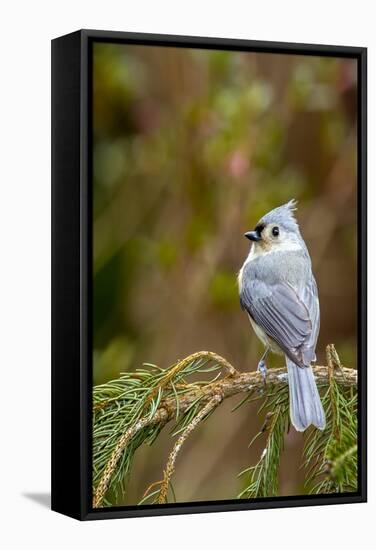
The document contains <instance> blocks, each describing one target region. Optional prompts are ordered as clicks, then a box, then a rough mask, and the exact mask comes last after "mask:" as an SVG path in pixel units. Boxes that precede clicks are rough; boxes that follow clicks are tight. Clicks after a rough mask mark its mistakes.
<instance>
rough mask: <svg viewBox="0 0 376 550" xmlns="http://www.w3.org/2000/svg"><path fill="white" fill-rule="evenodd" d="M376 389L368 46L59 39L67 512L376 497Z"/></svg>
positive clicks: (61, 459)
mask: <svg viewBox="0 0 376 550" xmlns="http://www.w3.org/2000/svg"><path fill="white" fill-rule="evenodd" d="M244 237H246V238H244ZM366 389H367V377H366V49H365V48H360V47H359V48H358V47H346V46H328V45H325V46H324V45H307V44H289V43H276V42H259V41H253V40H249V41H247V40H232V39H231V40H229V39H219V38H218V39H217V38H199V37H181V36H160V35H144V34H133V33H123V32H104V31H92V30H81V31H77V32H74V33H72V34H68V35H66V36H63V37H60V38H57V39H55V40H53V41H52V508H53V510H55V511H57V512H61V513H63V514H66V515H69V516H72V517H74V518H77V519H81V520H84V519H85V520H86V519H104V518H119V517H129V516H148V515H162V514H180V513H197V512H214V511H224V510H245V509H249V510H251V509H256V508H275V507H292V506H306V505H318V504H319V505H324V504H334V503H337V504H338V503H352V502H364V501H365V500H366V444H367V434H366V421H367V419H366Z"/></svg>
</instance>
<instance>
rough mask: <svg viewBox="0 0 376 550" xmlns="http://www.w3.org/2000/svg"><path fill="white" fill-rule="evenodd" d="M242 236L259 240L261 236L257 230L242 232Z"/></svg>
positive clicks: (255, 240) (251, 239)
mask: <svg viewBox="0 0 376 550" xmlns="http://www.w3.org/2000/svg"><path fill="white" fill-rule="evenodd" d="M244 237H247V239H249V240H250V241H254V242H257V241H261V239H262V237H261V235H260V233H259V232H258V231H247V233H244Z"/></svg>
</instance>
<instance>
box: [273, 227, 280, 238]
mask: <svg viewBox="0 0 376 550" xmlns="http://www.w3.org/2000/svg"><path fill="white" fill-rule="evenodd" d="M272 234H273V236H274V237H278V235H279V228H278V227H277V226H275V227H273V229H272Z"/></svg>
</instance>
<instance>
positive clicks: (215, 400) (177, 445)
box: [158, 394, 223, 504]
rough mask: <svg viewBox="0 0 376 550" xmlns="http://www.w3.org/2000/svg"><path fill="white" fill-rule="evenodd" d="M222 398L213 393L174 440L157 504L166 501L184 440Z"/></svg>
mask: <svg viewBox="0 0 376 550" xmlns="http://www.w3.org/2000/svg"><path fill="white" fill-rule="evenodd" d="M222 399H223V397H222V396H221V395H219V394H217V395H214V397H212V399H211V400H210V401H208V403H206V405H205V407H203V408H202V409H201V411H200V412H199V413H198V414H197V416H195V417H194V419H193V420H192V422H190V424H188V426H187V427H186V429H185V430H184V432H183V433H182V434H181V436H180V437H179V438H178V440H177V441H176V443H175V445H174V448H173V449H172V451H171V453H170V456H169V457H168V461H167V464H166V469H165V471H164V472H163V481H162V483H161V488H160V491H159V497H158V504H164V503H165V502H167V493H168V488H169V485H170V479H171V477H172V475H173V473H174V471H175V462H176V458H177V456H178V454H179V451H180V449H181V448H182V446H183V444H184V442H185V441H186V440H187V439H188V437H189V436H190V434H191V433H192V432H193V430H194V429H195V428H196V427H197V426H198V425H199V423H200V422H201V420H203V419H204V418H205V416H207V415H208V414H209V413H210V412H211V411H212V410H213V409H214V408H215V407H217V406H218V405H219V404H220V403H221V401H222Z"/></svg>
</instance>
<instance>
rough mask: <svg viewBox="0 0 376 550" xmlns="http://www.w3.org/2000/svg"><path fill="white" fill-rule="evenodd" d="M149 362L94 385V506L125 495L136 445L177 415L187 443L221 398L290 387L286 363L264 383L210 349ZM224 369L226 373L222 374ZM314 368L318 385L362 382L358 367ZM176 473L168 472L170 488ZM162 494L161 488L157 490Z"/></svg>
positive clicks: (273, 392) (152, 437)
mask: <svg viewBox="0 0 376 550" xmlns="http://www.w3.org/2000/svg"><path fill="white" fill-rule="evenodd" d="M144 366H145V367H146V368H144V369H138V370H137V371H136V372H135V373H126V374H123V375H122V376H121V377H120V378H119V379H117V380H113V381H111V382H109V383H107V384H103V385H101V386H97V387H95V388H94V394H93V396H94V414H93V482H94V497H93V506H94V507H99V506H103V505H108V504H111V500H112V498H113V497H111V496H110V500H108V494H110V495H111V494H113V495H115V497H116V495H117V494H118V493H119V492H120V493H122V494H123V495H124V494H125V488H126V482H127V478H128V476H129V474H130V471H131V467H132V462H133V458H134V454H135V452H136V450H137V448H138V447H139V446H140V445H141V444H143V443H149V444H151V443H153V441H154V440H155V439H156V437H158V435H159V432H160V431H161V429H162V428H163V427H164V425H165V424H166V423H168V422H169V421H171V420H174V419H175V421H176V425H175V429H174V432H173V433H174V434H179V433H181V432H182V433H183V435H182V436H181V437H182V438H183V439H182V440H181V439H180V441H183V442H184V441H185V439H186V437H188V435H189V434H190V432H191V431H192V429H194V428H192V426H193V427H195V426H196V425H197V424H198V423H199V422H200V421H201V419H200V420H199V421H198V422H197V424H195V419H196V418H200V415H201V414H202V411H203V410H205V407H206V405H208V404H209V403H213V402H214V401H215V400H217V399H218V398H219V397H220V401H222V399H226V398H227V397H231V396H233V395H236V394H241V393H246V399H245V400H243V402H244V401H246V400H248V399H250V398H252V397H254V398H257V399H259V398H263V397H264V398H265V397H267V396H268V394H270V395H274V396H275V395H276V394H277V392H278V391H279V390H281V391H285V392H286V389H287V381H288V380H287V373H286V369H285V368H278V369H271V370H269V373H268V376H267V380H266V384H265V383H264V380H263V378H262V376H261V375H260V374H259V373H258V372H246V373H240V372H238V371H237V370H236V369H235V368H234V367H233V366H232V365H231V364H230V363H228V361H227V360H226V359H224V358H222V357H220V356H218V355H217V354H215V353H213V352H208V351H203V352H197V353H194V354H192V355H190V356H189V357H187V358H185V359H183V360H181V361H178V362H177V363H176V364H175V365H173V366H172V367H171V368H169V369H166V370H164V369H161V368H159V367H157V366H155V365H150V364H146V365H144ZM222 368H223V370H224V372H225V376H224V377H221V374H222V372H221V370H222ZM313 370H314V374H315V377H316V380H317V383H318V384H319V385H325V386H327V385H328V384H329V377H330V376H332V377H333V379H334V380H335V381H336V382H338V384H339V385H341V387H343V388H353V387H356V385H357V372H356V371H355V370H353V369H348V368H344V367H342V366H341V368H337V369H334V368H333V369H330V367H326V366H316V367H313ZM329 371H330V372H329ZM208 372H209V373H216V374H215V376H214V378H213V379H212V380H209V381H207V380H204V381H198V382H194V383H193V384H192V383H188V382H187V380H186V378H187V377H189V376H190V375H192V374H196V375H197V374H198V373H208ZM220 401H219V402H220ZM219 402H218V404H219ZM241 404H242V403H241ZM206 416H207V414H204V416H203V417H202V418H204V417H206ZM184 434H186V436H185V437H183V436H184ZM273 437H274V436H273ZM178 441H179V440H178ZM176 444H177V443H176ZM179 450H180V448H179ZM280 450H281V449H280ZM176 454H177V453H176ZM171 455H173V453H171ZM171 455H170V459H171V460H169V464H168V465H167V466H166V471H167V470H168V471H171V475H172V472H173V470H174V467H175V460H176V455H175V458H172V456H171ZM170 467H172V470H171V468H170ZM171 475H168V476H167V477H168V479H167V482H166V483H167V487H168V483H169V479H170V478H171ZM165 478H166V474H165ZM157 493H161V490H159V491H158V490H157V491H155V494H157ZM149 496H151V495H149ZM163 498H165V496H164V497H163Z"/></svg>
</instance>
